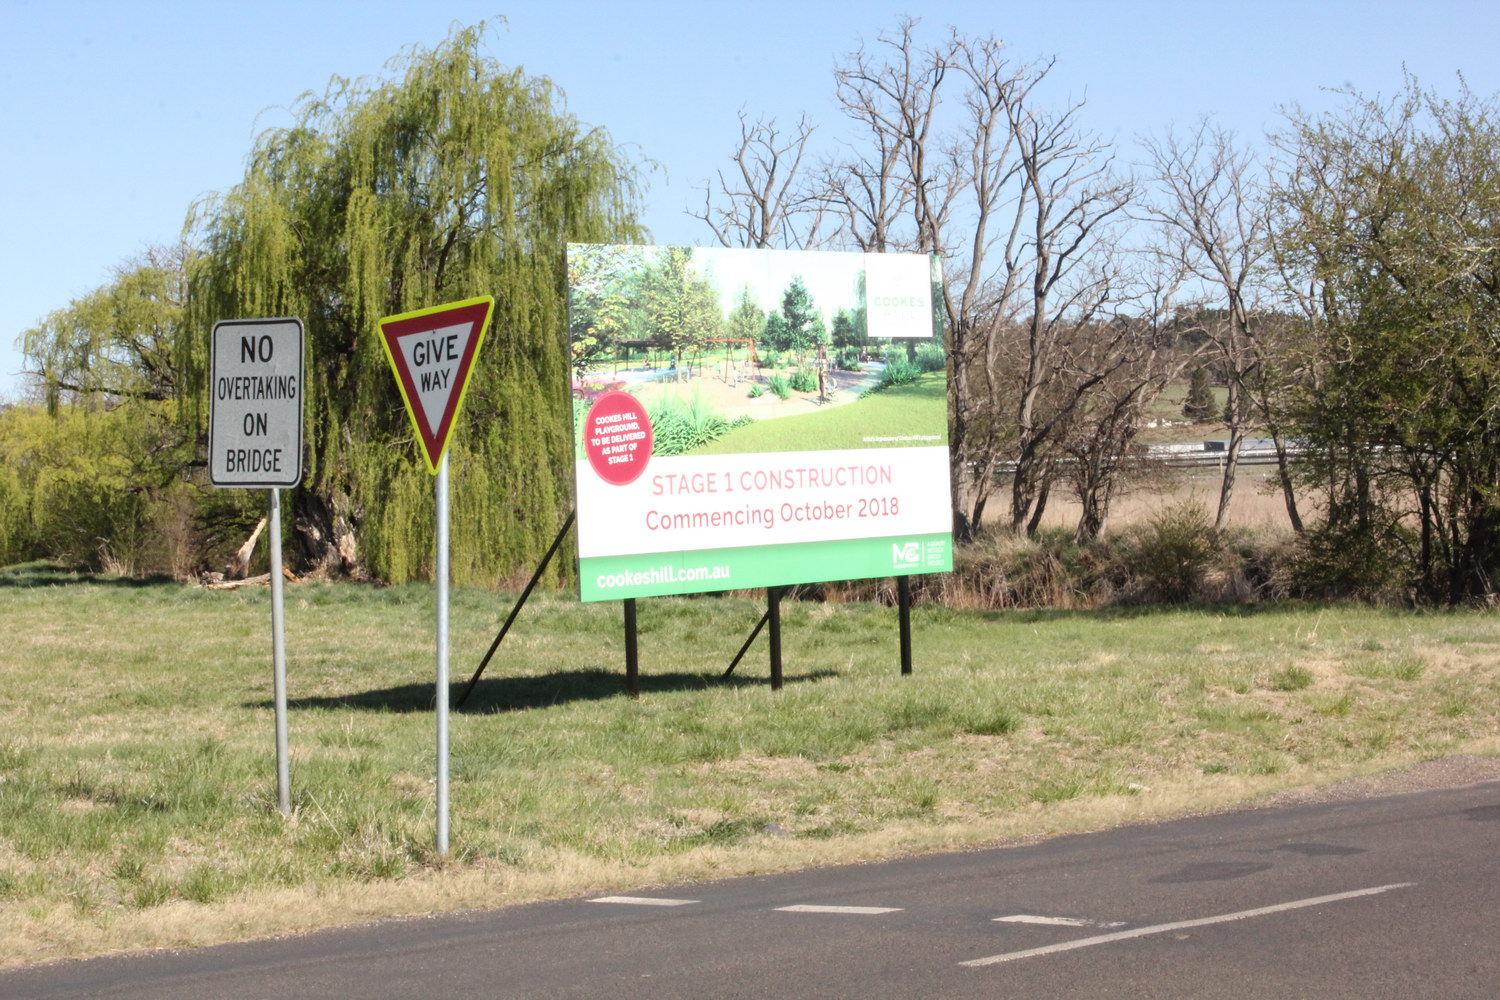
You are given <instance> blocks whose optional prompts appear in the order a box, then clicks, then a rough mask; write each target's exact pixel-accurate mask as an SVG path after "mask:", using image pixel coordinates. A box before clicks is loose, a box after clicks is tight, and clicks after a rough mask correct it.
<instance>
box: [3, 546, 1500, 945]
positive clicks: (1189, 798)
mask: <svg viewBox="0 0 1500 1000" xmlns="http://www.w3.org/2000/svg"><path fill="white" fill-rule="evenodd" d="M0 606H3V608H4V611H5V621H6V635H7V642H6V643H5V644H4V646H3V647H0V676H3V677H4V678H5V684H4V687H3V694H0V954H3V955H4V956H5V958H4V961H5V962H9V963H15V962H21V961H37V960H43V959H47V958H54V957H60V956H64V955H70V954H88V953H94V952H99V951H105V950H110V949H115V948H122V947H156V946H170V945H183V944H194V943H204V942H207V941H212V940H224V939H229V938H234V937H241V936H246V935H250V934H260V933H272V932H279V931H287V930H294V929H299V928H305V927H311V926H320V925H326V924H331V923H338V922H345V921H349V920H356V919H363V918H367V917H371V916H377V915H381V914H386V913H420V912H427V911H431V910H434V909H453V908H459V907H469V906H484V905H497V904H500V903H505V902H510V901H517V900H524V899H533V898H542V897H548V896H562V895H572V894H578V893H585V892H593V891H597V890H604V889H616V890H618V889H625V888H628V887H630V886H635V885H641V884H646V883H657V882H662V881H667V880H672V879H686V878H698V877H707V876H712V875H722V874H729V873H736V872H754V871H765V870H770V869H774V868H783V867H788V866H793V865H800V864H811V863H826V862H832V861H840V860H855V859H860V858H869V857H878V856H886V855H890V854H893V853H899V852H903V851H911V850H924V849H934V848H938V847H944V846H954V845H959V844H974V843H983V842H989V841H994V840H996V839H998V838H1004V837H1010V836H1020V835H1033V834H1037V833H1043V832H1051V831H1057V830H1064V829H1082V828H1088V827H1090V826H1101V825H1107V824H1109V823H1110V822H1114V821H1118V820H1119V819H1121V818H1126V817H1140V816H1148V815H1168V814H1172V813H1174V812H1183V811H1188V810H1191V809H1197V808H1204V807H1207V806H1213V805H1222V804H1225V803H1227V802H1231V801H1237V800H1240V799H1243V798H1244V797H1245V796H1246V795H1247V794H1250V793H1252V792H1256V791H1264V790H1269V789H1271V788H1274V787H1277V786H1279V785H1285V784H1287V783H1291V782H1297V781H1310V780H1315V779H1318V778H1320V777H1326V776H1330V775H1339V774H1345V773H1350V772H1351V771H1354V770H1362V769H1372V768H1377V767H1383V766H1391V765H1396V764H1400V763H1404V762H1407V761H1410V760H1413V759H1417V758H1420V757H1424V756H1432V755H1434V754H1438V753H1444V752H1452V751H1458V750H1473V749H1484V748H1486V747H1490V746H1492V742H1493V739H1494V735H1495V733H1496V732H1497V729H1500V676H1497V671H1496V661H1495V658H1494V651H1495V649H1496V645H1497V643H1500V625H1497V624H1496V623H1495V622H1494V620H1493V618H1492V616H1486V615H1485V614H1483V613H1445V614H1439V613H1427V614H1416V613H1403V612H1392V611H1378V610H1369V609H1327V608H1325V609H1317V608H1302V607H1288V608H1260V609H1256V610H1254V611H1244V612H1229V613H1225V612H1223V611H1222V610H1215V611H1212V612H1208V611H1198V610H1175V611H1170V612H1166V611H1162V612H1141V611H1134V612H1112V613H1097V614H1083V613H1068V612H1034V611H1033V612H1016V613H1003V614H999V613H980V612H974V613H965V612H955V611H952V610H948V609H944V608H938V607H922V606H919V607H918V608H917V609H916V611H915V627H916V644H915V652H916V673H915V676H912V677H908V678H903V677H901V676H900V675H899V673H898V671H897V664H896V659H897V651H896V634H895V622H894V614H893V612H892V611H891V609H889V608H884V607H878V606H874V605H865V604H844V605H835V604H825V605H815V604H795V603H793V604H788V605H785V606H784V611H783V635H784V638H783V642H784V655H785V661H786V669H787V684H786V687H785V689H784V690H782V691H780V692H773V691H771V690H770V688H769V686H768V685H767V683H766V681H765V676H764V675H765V665H764V655H765V653H764V642H765V640H764V639H762V640H761V645H759V646H758V647H756V648H755V649H754V650H753V651H752V653H751V654H750V656H749V657H748V658H747V660H746V661H745V662H744V663H743V664H741V666H740V668H739V670H738V672H737V675H736V677H735V678H734V679H733V680H732V681H730V682H727V683H726V682H723V681H721V680H720V679H719V676H718V675H719V674H720V673H721V672H722V671H723V669H724V667H725V666H726V665H727V663H728V662H729V660H730V658H731V657H732V656H733V655H734V652H735V651H736V649H737V648H738V647H739V644H740V643H741V641H742V640H743V637H744V635H745V634H747V633H748V631H749V629H750V628H751V626H752V625H753V624H754V622H755V620H756V618H757V616H758V614H759V610H760V609H759V606H758V605H757V604H756V603H755V602H753V601H750V600H745V599H739V598H732V597H725V598H702V599H686V598H681V599H657V600H651V601H645V602H642V603H641V606H640V629H641V655H642V677H641V684H642V691H643V693H642V697H641V698H640V699H639V700H631V699H629V698H627V697H625V696H624V694H623V690H622V683H621V678H620V670H621V661H622V656H623V654H622V650H621V641H620V630H621V624H620V610H619V607H618V605H607V604H596V605H579V604H577V603H576V602H574V601H572V600H569V599H567V598H565V597H559V596H555V595H543V596H540V597H534V598H533V603H532V604H531V605H530V606H528V608H527V610H526V611H525V612H524V614H523V615H522V617H521V618H520V620H519V621H518V623H517V626H516V627H515V629H514V630H513V631H512V633H511V635H510V636H509V637H508V638H507V640H506V642H505V644H504V645H503V646H502V647H501V650H500V652H499V654H498V656H497V657H496V659H495V661H494V662H493V664H492V665H491V668H490V670H489V673H488V674H487V676H486V679H485V680H484V681H483V682H482V683H481V685H480V686H479V688H478V690H477V693H476V696H475V698H474V699H472V700H471V702H470V704H469V705H468V706H467V707H466V708H465V709H464V710H463V711H461V712H457V713H455V714H454V716H453V719H452V734H451V739H452V785H451V795H452V809H451V816H452V856H451V857H450V858H449V859H447V860H441V859H438V858H437V857H435V856H434V852H433V836H434V832H433V827H434V817H433V810H434V802H433V781H432V774H433V768H434V751H433V723H432V718H433V717H432V712H431V705H432V699H433V685H432V672H433V664H432V645H433V624H432V613H433V611H432V608H433V595H432V589H431V587H430V586H410V587H389V588H376V587H360V586H352V585H345V586H328V585H320V584H312V583H305V584H299V585H292V586H289V587H288V589H287V647H288V681H289V690H290V697H291V712H290V716H291V720H290V734H291V745H292V783H293V801H294V814H293V815H292V817H290V818H289V819H286V818H283V817H281V816H280V815H279V814H278V813H277V811H276V810H275V807H274V804H275V779H274V753H273V713H272V707H271V704H270V698H271V676H270V651H269V632H270V627H269V626H270V609H269V600H268V594H267V592H265V591H263V590H240V591H231V592H210V591H204V590H200V589H195V588H188V587H182V586H178V585H175V584H171V583H162V582H157V583H150V584H146V585H138V584H136V583H132V582H129V581H122V580H114V579H110V578H97V577H90V576H87V575H82V574H72V573H66V572H62V571H56V570H51V569H48V568H45V567H38V566H28V567H21V568H17V569H13V570H9V571H0ZM508 607H509V601H508V599H507V598H504V597H502V596H499V595H495V594H491V593H486V592H482V591H475V590H467V589H460V590H456V591H455V592H454V594H453V599H452V618H451V620H452V637H453V638H452V644H453V652H452V673H453V677H454V678H455V681H456V682H461V681H462V680H464V679H466V677H467V675H468V673H469V672H470V671H471V670H472V668H473V666H474V665H475V664H476V663H477V661H478V660H479V658H480V656H481V655H482V654H483V651H484V649H485V648H486V647H487V646H488V644H489V641H490V639H491V638H492V637H493V634H494V631H495V629H496V627H497V624H498V621H499V619H500V618H501V617H502V616H503V615H504V614H505V612H506V611H507V610H508ZM1486 740H1489V741H1491V742H1490V743H1486V742H1485V741H1486ZM1141 789H1145V790H1144V791H1142V790H1141Z"/></svg>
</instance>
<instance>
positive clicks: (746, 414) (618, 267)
mask: <svg viewBox="0 0 1500 1000" xmlns="http://www.w3.org/2000/svg"><path fill="white" fill-rule="evenodd" d="M940 283H941V274H940V267H939V262H938V260H937V259H936V258H934V257H928V256H926V255H918V254H861V253H829V252H821V251H792V250H736V249H719V248H699V247H693V248H690V247H643V246H605V245H595V244H573V245H570V246H569V247H568V286H569V302H568V307H569V312H568V323H569V334H570V339H571V344H572V356H573V385H572V392H573V429H574V441H575V454H574V459H575V461H574V468H575V475H576V483H577V497H578V563H579V591H580V596H581V597H582V599H583V600H585V601H603V600H622V599H625V598H631V597H648V596H653V595H660V594H684V593H697V592H703V591H714V590H729V589H732V588H747V587H775V586H782V585H787V584H793V583H815V582H819V581H824V580H850V579H860V578H865V577H884V576H902V575H910V574H916V573H937V572H946V571H948V570H951V569H952V568H953V540H952V535H951V526H952V514H951V510H952V505H951V496H950V491H949V483H948V402H947V400H948V384H947V357H946V353H945V349H944V343H943V336H942V329H941V324H940V323H939V322H938V320H937V317H938V315H939V312H938V309H937V308H936V298H937V295H936V293H937V291H938V289H939V288H940Z"/></svg>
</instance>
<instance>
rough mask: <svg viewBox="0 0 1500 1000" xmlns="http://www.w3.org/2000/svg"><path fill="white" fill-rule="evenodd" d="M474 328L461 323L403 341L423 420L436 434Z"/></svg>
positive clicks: (401, 343)
mask: <svg viewBox="0 0 1500 1000" xmlns="http://www.w3.org/2000/svg"><path fill="white" fill-rule="evenodd" d="M471 330H472V324H469V323H459V324H456V325H454V326H445V327H442V328H440V329H437V330H431V331H428V332H427V333H413V334H410V335H408V336H405V337H402V338H401V340H400V346H401V355H402V357H403V358H404V359H405V360H406V370H407V371H408V372H410V373H411V381H412V387H413V388H414V389H415V390H416V395H417V399H416V402H417V405H418V406H419V407H421V410H422V419H424V420H425V421H426V422H427V426H428V428H429V429H430V430H431V431H433V432H434V433H436V431H437V429H438V424H439V423H440V422H441V421H442V419H443V411H444V410H445V409H447V406H448V397H449V396H451V395H452V394H453V383H454V380H455V379H456V378H457V377H458V364H459V362H460V361H462V360H463V356H464V348H465V347H466V346H468V341H469V334H470V332H471Z"/></svg>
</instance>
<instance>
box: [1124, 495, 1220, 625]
mask: <svg viewBox="0 0 1500 1000" xmlns="http://www.w3.org/2000/svg"><path fill="white" fill-rule="evenodd" d="M1217 552H1218V543H1217V541H1216V539H1215V538H1214V530H1213V525H1212V524H1210V523H1209V520H1208V514H1207V513H1206V512H1205V511H1204V509H1203V506H1202V504H1200V503H1199V502H1197V501H1196V500H1192V499H1188V500H1183V501H1180V502H1179V503H1175V504H1172V505H1171V506H1169V507H1167V508H1165V509H1163V510H1162V511H1161V512H1160V513H1158V514H1157V515H1156V516H1155V517H1153V518H1151V520H1150V522H1149V523H1148V524H1147V525H1146V527H1145V528H1144V530H1142V531H1140V532H1138V533H1137V534H1136V536H1135V538H1134V544H1133V545H1131V546H1129V551H1128V552H1127V554H1126V556H1127V558H1128V560H1129V570H1130V572H1131V573H1132V574H1133V576H1134V577H1135V580H1136V582H1137V583H1138V585H1139V587H1140V589H1141V591H1142V594H1141V596H1143V597H1144V598H1146V599H1147V600H1153V601H1163V602H1166V603H1170V604H1181V603H1183V602H1185V601H1189V600H1191V599H1192V598H1193V597H1194V596H1196V594H1197V591H1198V587H1199V585H1200V584H1201V583H1202V582H1203V576H1204V574H1205V573H1206V572H1207V570H1208V568H1209V566H1210V564H1211V563H1212V562H1213V559H1214V556H1215V555H1216V554H1217Z"/></svg>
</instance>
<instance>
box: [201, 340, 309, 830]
mask: <svg viewBox="0 0 1500 1000" xmlns="http://www.w3.org/2000/svg"><path fill="white" fill-rule="evenodd" d="M210 348H211V364H210V366H209V369H210V373H211V375H210V381H209V393H208V399H209V419H208V479H209V482H211V483H213V485H215V486H241V487H264V488H266V490H267V491H268V492H269V493H270V507H271V509H270V516H269V518H268V520H269V521H270V529H271V538H270V542H269V548H270V551H271V672H272V681H271V686H272V690H273V697H274V700H275V702H276V805H277V807H278V808H279V809H280V810H281V812H282V813H283V814H290V813H291V811H292V781H291V764H290V760H289V758H290V754H289V752H288V749H287V718H286V601H285V598H284V596H283V593H282V572H281V489H282V488H287V489H290V488H292V487H295V486H296V485H298V484H299V483H301V482H302V450H303V441H302V395H303V388H304V383H303V374H304V372H303V363H302V356H303V331H302V321H301V320H299V319H292V318H285V319H239V320H224V321H222V322H220V323H216V324H214V329H213V337H212V341H211V345H210Z"/></svg>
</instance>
